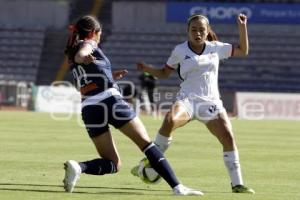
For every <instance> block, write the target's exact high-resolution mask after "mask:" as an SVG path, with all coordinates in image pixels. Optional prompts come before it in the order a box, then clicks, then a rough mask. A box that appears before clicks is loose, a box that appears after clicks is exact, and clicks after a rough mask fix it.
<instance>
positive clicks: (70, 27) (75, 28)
mask: <svg viewBox="0 0 300 200" xmlns="http://www.w3.org/2000/svg"><path fill="white" fill-rule="evenodd" d="M68 29H69V31H70V32H71V33H74V32H75V31H77V27H76V25H75V24H71V25H69V27H68Z"/></svg>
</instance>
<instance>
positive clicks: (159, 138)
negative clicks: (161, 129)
mask: <svg viewBox="0 0 300 200" xmlns="http://www.w3.org/2000/svg"><path fill="white" fill-rule="evenodd" d="M171 142H172V137H166V136H163V135H161V134H160V133H157V135H156V138H155V141H154V143H155V144H156V145H157V146H158V148H159V149H160V150H161V151H162V152H163V153H165V151H166V150H167V149H168V148H169V146H170V144H171Z"/></svg>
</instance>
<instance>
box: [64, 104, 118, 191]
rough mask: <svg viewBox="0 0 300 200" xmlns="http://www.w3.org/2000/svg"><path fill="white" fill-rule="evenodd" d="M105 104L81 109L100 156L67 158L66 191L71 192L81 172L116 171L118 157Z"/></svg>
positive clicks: (96, 173)
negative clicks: (77, 159) (81, 159)
mask: <svg viewBox="0 0 300 200" xmlns="http://www.w3.org/2000/svg"><path fill="white" fill-rule="evenodd" d="M106 110H108V107H107V104H104V103H103V104H99V105H91V106H85V107H84V108H83V109H82V119H83V121H84V124H85V126H86V129H87V132H88V134H89V136H90V138H91V139H92V141H93V142H94V144H95V146H96V149H97V151H98V153H99V155H100V156H101V158H96V159H93V160H89V161H84V162H76V161H74V160H69V161H67V162H66V163H65V170H66V173H65V178H64V186H65V190H66V191H67V192H72V191H73V189H74V187H75V184H76V182H77V180H78V179H79V177H80V174H81V173H85V174H92V175H104V174H108V173H116V172H117V171H118V169H119V167H120V159H119V156H118V152H117V150H116V148H115V145H114V142H113V139H112V136H111V133H110V131H109V127H108V125H107V123H108V118H109V116H105V114H104V113H106V114H107V112H106ZM101 113H102V114H101Z"/></svg>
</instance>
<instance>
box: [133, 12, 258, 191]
mask: <svg viewBox="0 0 300 200" xmlns="http://www.w3.org/2000/svg"><path fill="white" fill-rule="evenodd" d="M237 23H238V27H239V44H238V45H237V46H233V45H231V44H228V43H222V42H219V41H217V36H216V35H215V33H214V32H213V31H212V29H211V27H210V25H209V21H208V19H207V18H206V17H205V16H203V15H198V14H196V15H192V16H191V17H190V18H189V19H188V41H185V42H183V43H181V44H179V45H177V46H176V47H175V48H174V50H173V52H172V54H171V56H170V57H169V59H168V61H167V63H166V66H165V67H164V68H162V69H156V68H154V67H152V66H151V65H147V64H145V63H139V64H138V69H139V70H142V71H144V72H148V73H150V74H152V75H153V76H155V77H157V78H168V77H169V76H170V74H171V73H172V72H173V71H177V72H178V74H179V76H180V78H181V79H182V83H181V84H180V91H179V93H178V95H177V101H176V102H175V103H174V104H173V106H172V107H171V110H170V112H168V113H167V115H166V117H165V120H164V122H163V124H162V126H161V128H160V130H159V132H158V134H157V136H156V139H155V143H156V144H157V145H158V146H159V148H160V149H161V150H162V151H163V152H165V151H166V150H167V148H168V147H169V145H170V143H171V140H172V137H171V133H172V131H173V130H175V129H176V128H179V127H181V126H183V125H185V124H187V123H188V122H189V121H190V120H193V119H197V120H199V121H201V122H203V123H204V124H205V125H206V127H207V128H208V129H209V131H210V132H211V133H212V134H213V135H214V136H216V137H217V139H218V140H219V141H220V143H221V144H222V146H223V158H224V163H225V165H226V167H227V169H228V173H229V176H230V178H231V186H232V192H234V193H255V192H254V190H253V189H251V188H248V187H246V186H245V185H244V182H243V179H242V174H241V167H240V162H239V154H238V150H237V146H236V142H235V139H234V134H233V131H232V127H231V123H230V120H229V118H228V116H227V113H226V110H225V109H224V107H223V103H222V100H221V99H220V94H219V89H218V69H219V61H220V60H222V59H226V58H229V57H231V56H233V57H241V56H247V54H248V48H249V45H248V34H247V17H246V16H245V15H243V14H239V15H238V17H237ZM135 169H136V168H133V170H132V173H133V174H136V173H135Z"/></svg>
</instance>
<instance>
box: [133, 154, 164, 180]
mask: <svg viewBox="0 0 300 200" xmlns="http://www.w3.org/2000/svg"><path fill="white" fill-rule="evenodd" d="M138 174H139V177H140V179H142V181H143V182H145V183H147V184H157V183H159V182H160V181H161V176H160V175H159V174H158V173H157V172H156V171H155V170H154V169H153V168H152V167H151V165H150V163H149V161H148V159H147V158H143V159H142V160H141V161H140V164H139V169H138Z"/></svg>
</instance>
